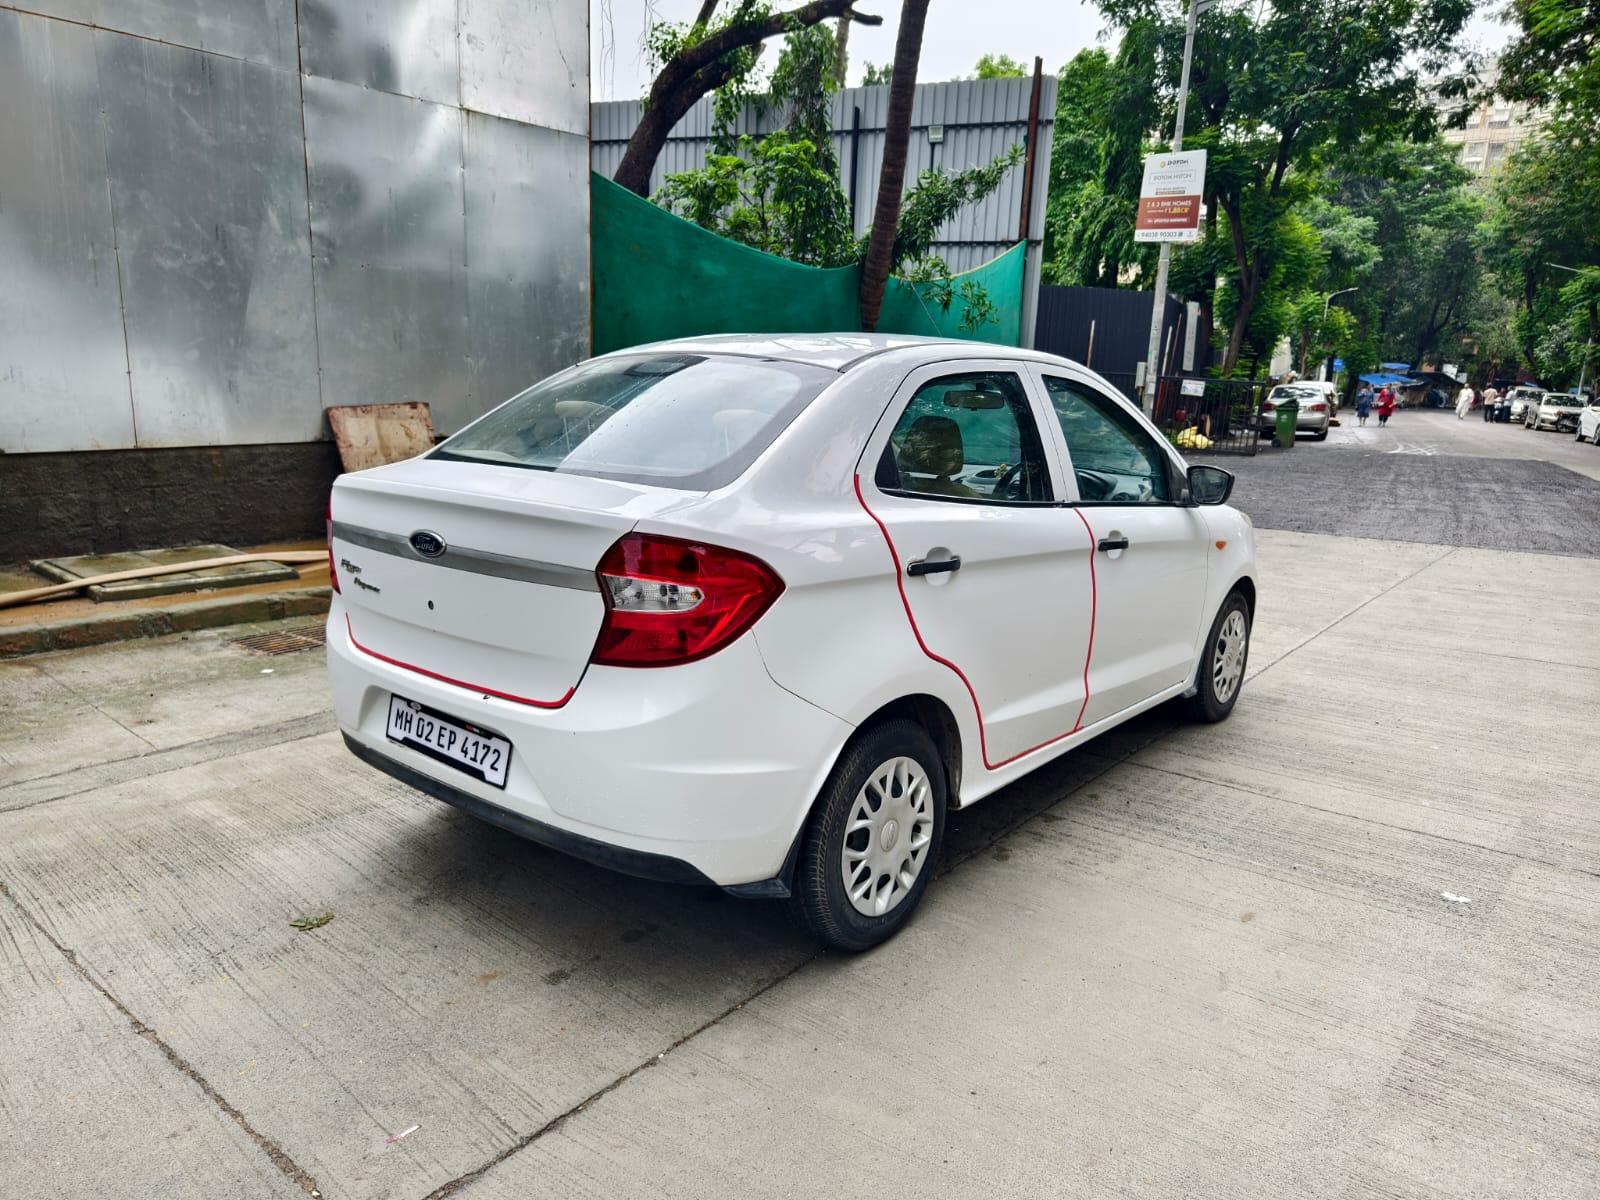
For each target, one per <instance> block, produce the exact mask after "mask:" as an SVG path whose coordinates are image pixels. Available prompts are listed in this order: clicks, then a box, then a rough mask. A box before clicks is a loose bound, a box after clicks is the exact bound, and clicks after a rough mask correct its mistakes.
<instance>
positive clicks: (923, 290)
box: [654, 27, 1023, 330]
mask: <svg viewBox="0 0 1600 1200" xmlns="http://www.w3.org/2000/svg"><path fill="white" fill-rule="evenodd" d="M835 51H836V43H835V41H834V39H833V37H832V35H830V34H829V33H827V31H826V30H823V29H819V28H816V27H810V28H802V29H798V30H795V31H794V32H793V33H790V34H789V35H788V36H787V37H786V38H785V39H784V44H783V49H782V51H781V52H780V54H779V57H778V62H777V65H776V67H775V68H774V69H773V71H772V74H771V77H770V79H769V80H768V82H767V88H766V90H765V91H764V92H758V93H752V92H751V91H750V87H749V83H748V81H740V82H739V83H737V84H735V83H730V84H729V85H728V86H727V87H726V88H725V89H723V90H722V91H719V92H717V93H716V94H715V102H714V105H713V113H714V117H713V124H712V131H711V152H710V153H709V154H708V155H707V156H706V163H705V166H703V167H700V168H697V169H695V170H691V171H681V172H676V173H674V174H671V175H669V176H667V178H666V181H665V182H664V184H663V185H662V187H661V189H660V190H659V191H658V192H657V193H656V195H655V197H654V200H655V202H656V203H657V204H660V205H661V206H662V207H664V208H667V209H670V210H671V211H672V212H674V213H676V214H677V215H679V216H681V217H684V218H686V219H688V220H690V221H693V222H694V223H695V224H697V225H699V226H701V227H702V228H705V229H709V230H711V231H712V232H713V233H716V234H719V235H721V236H722V237H726V238H730V239H732V240H734V241H737V242H741V243H743V244H744V245H747V246H752V247H754V248H755V249H757V250H762V251H765V252H766V253H768V254H775V255H778V256H779V257H782V258H787V259H790V260H791V261H793V262H799V263H805V264H807V265H809V266H818V267H838V266H845V265H847V264H849V263H853V262H858V261H861V260H863V259H864V258H865V256H866V254H867V251H868V247H869V244H870V233H869V234H868V236H867V237H863V238H860V239H857V238H856V237H855V236H854V235H853V232H852V229H851V217H850V211H849V204H848V202H847V200H846V198H845V195H844V192H843V190H842V188H841V187H840V184H839V163H838V159H837V157H836V156H835V155H834V152H833V142H832V137H831V129H830V114H829V104H828V99H829V96H830V95H831V94H832V93H833V92H834V91H836V90H837V85H836V82H835V81H836V78H837V77H836V76H835V74H834V72H833V62H834V57H833V56H834V54H835ZM746 105H749V106H751V107H753V108H754V109H755V110H756V111H757V112H760V113H765V114H774V113H778V114H781V115H782V120H783V124H782V127H781V128H779V129H778V130H776V131H774V132H772V133H769V134H766V135H764V136H752V135H749V134H743V135H740V134H737V133H736V132H735V130H736V126H737V124H738V120H739V118H740V116H741V115H742V113H743V112H744V111H745V106H746ZM1022 157H1023V148H1022V147H1021V146H1013V147H1012V148H1011V150H1010V151H1009V152H1008V153H1006V154H1004V155H1001V156H1000V157H999V158H997V159H995V160H994V161H993V162H991V163H988V164H986V165H984V166H979V167H971V168H968V169H967V170H964V171H956V172H949V171H945V170H943V169H939V168H933V169H930V170H927V171H924V172H922V174H921V175H919V176H918V177H917V179H916V180H915V182H914V183H912V185H911V186H910V187H909V188H906V189H904V196H903V199H902V201H901V204H900V206H899V218H898V221H897V223H896V226H895V229H894V237H893V239H892V242H891V246H890V256H889V271H890V273H891V274H895V275H899V276H902V277H904V278H906V279H907V280H909V281H911V282H912V283H914V284H915V285H916V287H917V290H918V293H919V294H920V295H922V296H923V298H924V299H925V300H931V301H932V302H933V303H935V304H937V305H939V306H940V307H941V308H943V309H944V310H946V311H948V310H949V309H950V308H951V306H952V305H953V304H954V303H955V302H956V301H957V300H960V301H961V305H962V325H963V327H964V328H966V329H968V330H976V329H977V328H979V327H981V326H982V325H984V324H987V323H989V322H990V321H992V320H993V319H994V317H993V314H994V306H993V305H992V304H991V303H990V302H989V298H988V296H987V295H986V294H985V293H984V292H983V289H982V288H981V287H980V286H978V285H976V284H974V283H972V282H971V281H970V280H967V281H962V282H960V283H957V281H955V280H954V279H953V278H952V277H951V273H950V270H949V268H948V267H947V266H946V265H945V264H944V262H943V261H942V260H941V259H939V258H938V257H937V256H935V255H933V254H932V253H931V248H932V245H933V241H934V238H935V236H936V235H937V233H938V231H939V230H940V228H942V227H943V226H944V225H945V224H946V223H947V222H948V221H949V220H950V219H951V218H952V217H953V216H955V214H956V213H957V212H959V211H960V210H961V209H962V208H963V207H965V206H967V205H970V204H975V203H977V202H978V201H980V200H982V199H984V198H985V197H987V196H989V195H991V194H992V193H993V192H994V191H995V189H996V188H998V187H999V186H1000V183H1001V180H1002V179H1003V178H1004V176H1005V173H1006V172H1007V171H1008V170H1010V169H1011V168H1013V167H1015V166H1016V165H1017V164H1018V163H1020V162H1021V161H1022Z"/></svg>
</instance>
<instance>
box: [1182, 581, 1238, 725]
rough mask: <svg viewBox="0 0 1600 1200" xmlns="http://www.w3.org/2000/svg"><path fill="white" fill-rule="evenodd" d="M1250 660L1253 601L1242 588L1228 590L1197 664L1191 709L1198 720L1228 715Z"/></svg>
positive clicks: (1223, 718) (1219, 718)
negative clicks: (1251, 608)
mask: <svg viewBox="0 0 1600 1200" xmlns="http://www.w3.org/2000/svg"><path fill="white" fill-rule="evenodd" d="M1239 639H1242V641H1241V640H1239ZM1225 643H1226V644H1225ZM1224 658H1226V659H1227V663H1226V669H1224V664H1223V661H1222V660H1223V659H1224ZM1249 661H1250V605H1249V603H1248V602H1247V601H1246V600H1245V598H1244V594H1243V593H1242V592H1238V591H1234V592H1229V593H1228V598H1227V599H1226V600H1224V601H1223V602H1222V607H1221V608H1220V609H1219V610H1218V611H1217V619H1216V620H1214V621H1212V622H1211V632H1210V633H1209V634H1207V635H1206V641H1205V647H1204V649H1202V650H1201V652H1200V662H1199V663H1198V665H1197V666H1196V667H1195V680H1194V682H1195V693H1194V695H1193V696H1190V697H1189V711H1190V713H1191V714H1192V715H1193V716H1194V718H1195V720H1197V721H1204V722H1207V723H1209V724H1215V723H1216V722H1218V721H1223V720H1226V719H1227V717H1228V714H1229V713H1231V712H1232V711H1233V706H1234V705H1235V704H1237V703H1238V701H1239V693H1240V692H1241V691H1243V690H1244V672H1245V668H1246V667H1247V666H1248V665H1249Z"/></svg>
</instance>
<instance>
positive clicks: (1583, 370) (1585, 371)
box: [1545, 262, 1594, 396]
mask: <svg viewBox="0 0 1600 1200" xmlns="http://www.w3.org/2000/svg"><path fill="white" fill-rule="evenodd" d="M1545 266H1547V267H1554V268H1555V269H1556V270H1558V271H1571V272H1572V273H1573V274H1574V275H1582V274H1583V272H1582V271H1580V270H1578V268H1577V267H1564V266H1562V265H1561V264H1560V263H1553V262H1547V263H1545ZM1593 354H1594V334H1593V333H1591V334H1590V335H1589V340H1588V341H1587V342H1585V343H1584V344H1583V361H1582V362H1581V363H1579V364H1578V395H1580V396H1581V395H1583V382H1584V380H1586V379H1587V378H1588V377H1589V358H1590V356H1591V355H1593Z"/></svg>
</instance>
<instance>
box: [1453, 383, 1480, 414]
mask: <svg viewBox="0 0 1600 1200" xmlns="http://www.w3.org/2000/svg"><path fill="white" fill-rule="evenodd" d="M1477 398H1478V397H1477V395H1476V393H1474V392H1473V390H1472V385H1471V384H1470V383H1465V384H1462V385H1461V390H1460V391H1459V392H1457V393H1456V420H1458V421H1464V420H1466V419H1467V414H1468V413H1469V412H1471V411H1472V402H1473V401H1474V400H1476V399H1477Z"/></svg>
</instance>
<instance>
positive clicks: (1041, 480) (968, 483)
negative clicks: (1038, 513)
mask: <svg viewBox="0 0 1600 1200" xmlns="http://www.w3.org/2000/svg"><path fill="white" fill-rule="evenodd" d="M877 483H878V486H879V488H881V489H882V490H884V491H886V492H894V493H896V494H898V495H904V496H920V497H928V498H932V499H942V500H969V501H980V502H981V501H987V502H990V503H1001V504H1029V503H1039V502H1042V501H1048V500H1050V498H1051V492H1050V476H1049V472H1048V469H1047V468H1046V466H1045V458H1044V448H1043V444H1042V443H1041V442H1040V440H1039V430H1038V426H1037V425H1036V424H1035V423H1034V419H1033V412H1032V409H1031V408H1030V407H1029V404H1028V393H1027V391H1026V390H1025V389H1024V388H1023V386H1022V380H1021V379H1020V378H1018V377H1017V376H1016V375H1014V374H1012V373H1011V372H1009V371H974V372H969V373H966V374H961V375H944V376H941V377H940V378H938V379H935V380H932V381H931V382H929V383H925V384H923V385H922V386H921V387H920V388H918V389H917V392H916V394H915V395H914V396H912V397H911V401H910V403H908V404H907V405H906V410H905V412H903V413H901V414H900V420H899V421H898V422H896V424H895V427H894V431H893V432H892V433H891V434H890V435H889V444H888V445H887V446H885V447H884V451H883V457H882V459H881V460H880V461H879V464H878V473H877Z"/></svg>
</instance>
